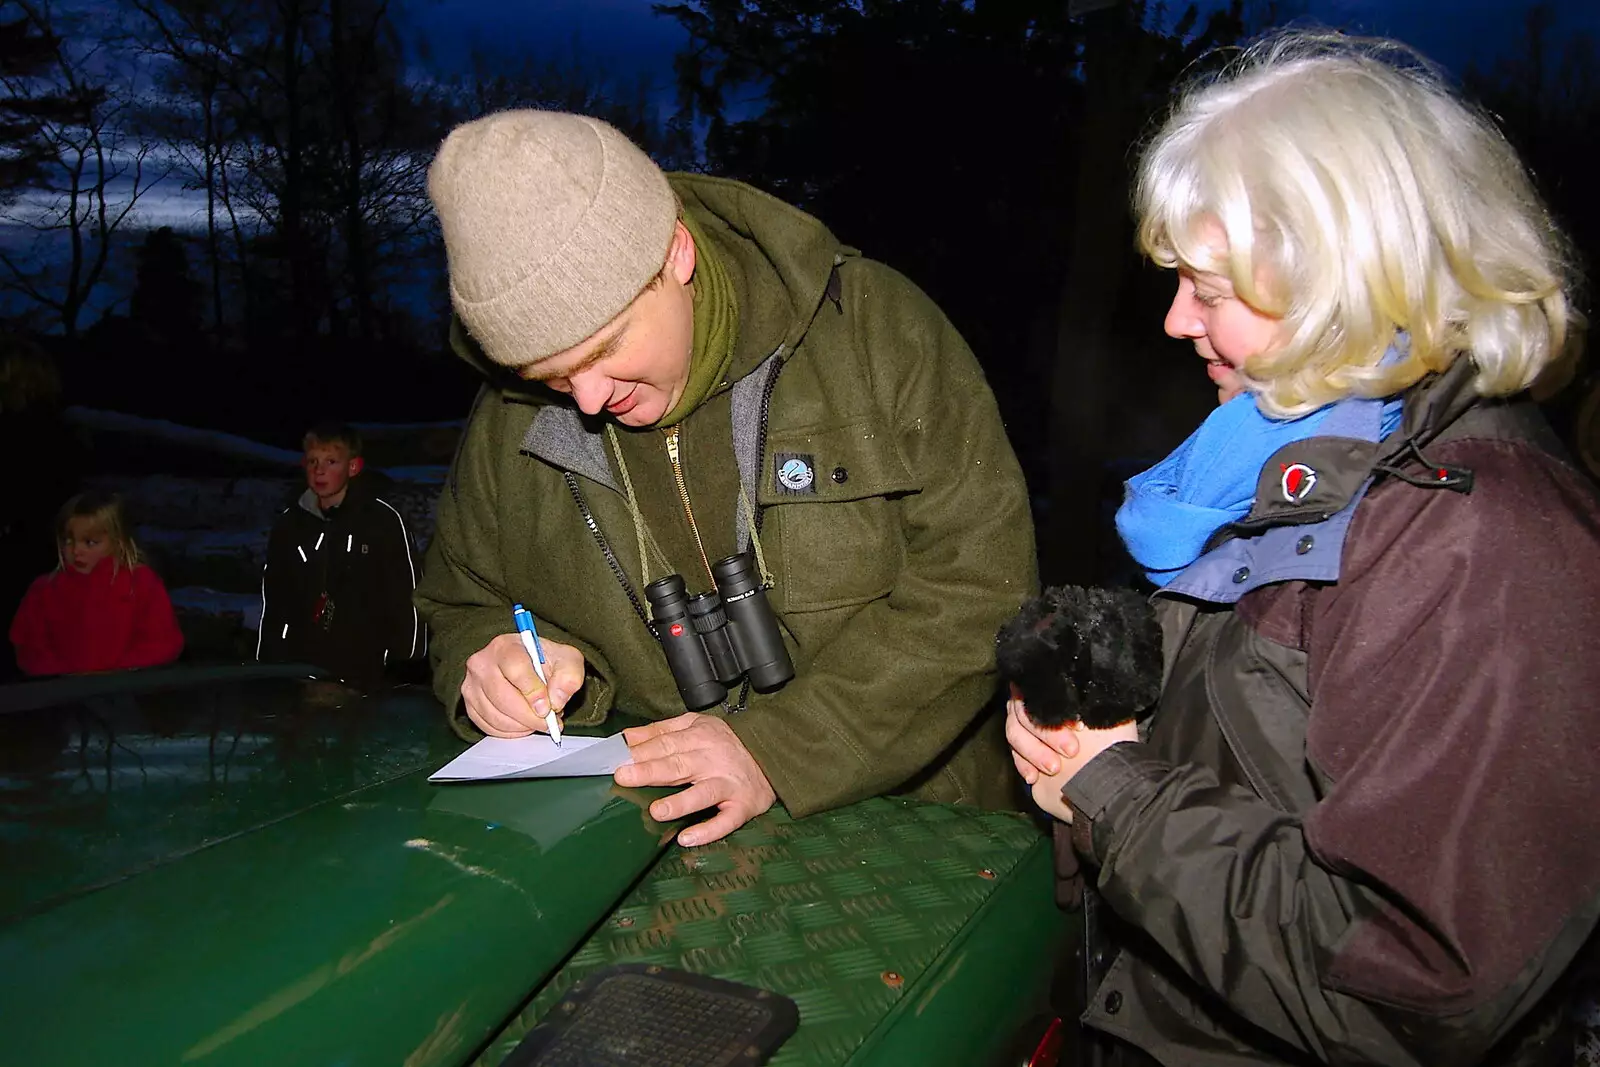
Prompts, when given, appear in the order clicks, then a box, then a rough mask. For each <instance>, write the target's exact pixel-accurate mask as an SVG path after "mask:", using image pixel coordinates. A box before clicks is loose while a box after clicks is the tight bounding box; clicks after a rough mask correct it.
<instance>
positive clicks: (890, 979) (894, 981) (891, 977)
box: [883, 971, 906, 989]
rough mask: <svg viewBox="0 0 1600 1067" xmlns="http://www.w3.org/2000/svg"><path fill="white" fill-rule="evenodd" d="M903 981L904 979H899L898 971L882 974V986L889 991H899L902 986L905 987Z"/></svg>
mask: <svg viewBox="0 0 1600 1067" xmlns="http://www.w3.org/2000/svg"><path fill="white" fill-rule="evenodd" d="M905 981H906V980H905V979H904V978H902V977H900V973H899V972H898V971H884V972H883V984H884V985H886V986H888V987H889V988H890V989H899V988H900V987H901V986H902V985H905Z"/></svg>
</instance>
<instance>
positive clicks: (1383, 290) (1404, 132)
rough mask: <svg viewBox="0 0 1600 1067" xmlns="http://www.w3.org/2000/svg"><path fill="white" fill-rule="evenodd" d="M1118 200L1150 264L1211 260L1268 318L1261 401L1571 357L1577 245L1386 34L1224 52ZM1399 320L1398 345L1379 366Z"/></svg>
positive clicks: (1481, 119) (1506, 382)
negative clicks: (1405, 339) (1272, 333)
mask: <svg viewBox="0 0 1600 1067" xmlns="http://www.w3.org/2000/svg"><path fill="white" fill-rule="evenodd" d="M1135 211H1136V213H1137V217H1138V241H1139V246H1140V248H1141V250H1142V251H1143V252H1144V253H1145V255H1147V256H1149V257H1150V258H1151V259H1152V260H1153V261H1155V262H1156V263H1158V264H1160V265H1161V266H1163V267H1168V268H1175V267H1185V268H1187V269H1190V270H1194V271H1199V272H1206V273H1215V274H1220V275H1222V276H1224V277H1226V278H1228V279H1229V280H1230V281H1231V282H1232V283H1233V286H1234V291H1235V293H1236V295H1237V296H1238V297H1239V298H1241V299H1243V300H1244V301H1245V303H1246V304H1248V305H1249V306H1251V307H1253V308H1255V309H1256V310H1258V311H1260V312H1263V313H1265V314H1267V315H1270V316H1272V317H1274V318H1278V319H1281V320H1282V323H1283V326H1284V330H1283V338H1284V340H1283V343H1282V344H1281V346H1278V347H1274V348H1273V349H1271V350H1270V351H1268V352H1265V353H1262V354H1260V355H1258V356H1256V357H1255V358H1253V359H1251V360H1250V361H1249V363H1248V364H1247V365H1246V366H1245V368H1244V376H1245V380H1246V382H1247V384H1248V386H1249V387H1250V388H1251V390H1252V391H1253V392H1255V393H1256V395H1257V400H1258V403H1259V404H1260V406H1261V408H1262V410H1263V411H1265V412H1266V413H1267V414H1269V415H1274V416H1277V417H1282V418H1287V417H1293V416H1296V415H1303V414H1306V413H1308V412H1310V411H1314V410H1316V409H1317V408H1319V407H1321V406H1323V405H1325V404H1328V403H1331V402H1333V401H1336V400H1341V399H1344V398H1345V397H1348V396H1369V397H1380V396H1390V395H1393V394H1394V393H1397V392H1399V391H1401V390H1402V389H1405V388H1406V387H1407V386H1410V385H1412V384H1413V383H1415V382H1417V381H1419V380H1420V379H1421V378H1423V377H1424V376H1425V375H1427V374H1428V373H1430V372H1438V371H1443V370H1445V369H1446V368H1447V367H1449V366H1450V365H1451V364H1452V363H1453V362H1454V361H1455V360H1456V359H1457V358H1458V357H1459V356H1461V355H1463V354H1467V353H1470V358H1471V359H1472V360H1473V362H1474V363H1475V365H1476V366H1477V368H1478V375H1477V377H1476V379H1475V384H1476V388H1477V391H1478V392H1479V394H1481V395H1484V396H1504V395H1509V394H1512V393H1516V392H1519V391H1521V390H1523V389H1525V388H1527V387H1528V386H1529V385H1531V384H1532V383H1533V381H1534V380H1535V379H1536V378H1538V377H1539V376H1540V375H1541V374H1542V373H1544V372H1545V370H1546V369H1547V368H1551V367H1552V366H1554V365H1556V364H1557V363H1558V362H1560V363H1563V364H1565V362H1566V360H1565V358H1564V357H1568V356H1571V357H1576V355H1577V348H1578V336H1579V333H1580V332H1581V327H1582V317H1581V315H1579V314H1578V313H1577V312H1576V311H1575V310H1574V308H1573V306H1572V293H1573V291H1574V288H1575V286H1576V278H1577V268H1576V266H1575V258H1574V256H1573V254H1572V252H1571V249H1570V246H1569V245H1568V243H1567V241H1566V239H1565V238H1564V237H1563V236H1562V234H1561V233H1560V231H1559V230H1558V229H1557V227H1556V225H1555V223H1554V222H1553V220H1552V219H1551V217H1550V214H1549V212H1548V210H1547V209H1546V208H1545V206H1544V204H1543V203H1542V202H1541V201H1540V199H1539V196H1538V194H1537V193H1536V192H1535V191H1534V188H1533V183H1532V182H1531V180H1530V179H1529V177H1528V173H1527V171H1526V170H1525V169H1524V168H1523V166H1522V163H1521V162H1520V161H1519V160H1518V158H1517V155H1516V153H1515V152H1514V151H1513V149H1512V148H1511V146H1510V145H1509V144H1507V142H1506V140H1505V138H1504V137H1503V136H1501V134H1500V132H1499V131H1498V129H1496V127H1495V125H1494V124H1493V122H1491V121H1490V120H1489V119H1488V118H1487V117H1486V116H1484V115H1483V114H1481V113H1480V112H1478V111H1477V110H1476V109H1474V108H1472V107H1470V106H1469V105H1467V104H1466V103H1465V102H1463V101H1462V100H1461V99H1460V98H1459V97H1458V96H1457V95H1456V94H1455V93H1454V92H1453V91H1451V89H1450V88H1449V87H1448V86H1447V85H1446V83H1445V81H1444V79H1443V77H1442V76H1441V75H1440V73H1439V72H1438V71H1437V70H1436V69H1435V68H1434V67H1433V66H1432V65H1430V64H1429V63H1428V62H1427V61H1426V60H1425V59H1423V58H1422V57H1421V56H1419V55H1418V54H1417V53H1415V52H1413V51H1411V50H1410V49H1408V48H1406V47H1405V46H1404V45H1400V44H1397V43H1395V42H1392V41H1385V40H1376V39H1364V38H1355V37H1347V36H1344V35H1342V34H1337V33H1331V32H1307V31H1288V32H1283V33H1279V34H1276V35H1273V36H1271V37H1268V38H1266V39H1264V40H1262V41H1260V42H1258V43H1256V44H1254V45H1252V46H1250V47H1248V48H1246V49H1244V50H1242V51H1241V52H1240V53H1239V54H1238V55H1237V56H1236V57H1235V58H1234V59H1233V60H1232V62H1231V63H1229V64H1228V65H1227V68H1226V69H1225V70H1224V71H1223V72H1222V73H1221V75H1220V76H1217V77H1215V78H1213V79H1210V80H1208V81H1206V82H1204V83H1202V84H1197V85H1195V86H1193V87H1191V88H1189V89H1188V90H1186V91H1184V92H1183V93H1182V94H1181V95H1180V96H1179V98H1178V99H1177V101H1176V103H1175V104H1174V107H1173V110H1172V112H1171V114H1170V115H1169V117H1168V118H1167V120H1166V122H1165V124H1164V125H1163V126H1162V128H1161V129H1160V131H1159V132H1158V133H1157V134H1156V136H1155V137H1154V138H1153V140H1152V141H1151V142H1150V143H1149V145H1148V146H1147V147H1146V149H1145V151H1144V154H1143V158H1142V159H1141V161H1140V166H1139V178H1138V184H1137V186H1136V192H1135ZM1208 224H1209V225H1208ZM1217 226H1220V227H1221V230H1222V232H1223V233H1224V234H1225V235H1226V239H1227V248H1226V249H1225V250H1221V251H1220V254H1219V250H1217V249H1215V248H1213V247H1211V246H1210V245H1208V243H1207V241H1206V240H1205V236H1204V235H1205V231H1206V230H1207V229H1208V228H1209V229H1210V231H1211V233H1213V234H1214V233H1215V232H1216V227H1217ZM1397 330H1404V331H1406V332H1407V333H1409V335H1410V344H1409V346H1407V347H1405V349H1404V351H1403V352H1402V354H1401V358H1399V359H1398V360H1396V361H1393V362H1391V363H1390V364H1389V365H1387V366H1380V365H1379V362H1380V360H1381V359H1382V358H1383V355H1384V353H1385V352H1386V351H1387V350H1388V348H1389V347H1390V345H1391V344H1392V343H1393V342H1394V340H1395V334H1396V331H1397Z"/></svg>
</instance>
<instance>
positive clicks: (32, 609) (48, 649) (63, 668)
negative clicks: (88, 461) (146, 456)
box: [11, 492, 183, 675]
mask: <svg viewBox="0 0 1600 1067" xmlns="http://www.w3.org/2000/svg"><path fill="white" fill-rule="evenodd" d="M56 547H57V555H58V557H59V560H60V562H59V563H58V565H57V567H56V569H55V570H54V571H52V572H51V573H49V574H45V575H41V576H40V577H38V578H36V579H34V582H33V585H32V586H30V587H29V588H28V593H27V595H26V596H25V597H23V600H22V606H21V607H20V608H18V609H17V617H16V618H15V619H13V620H12V622H11V643H12V644H13V645H14V646H16V650H17V665H18V666H19V667H21V668H22V670H23V672H24V673H25V674H33V675H40V674H82V673H86V672H89V671H116V670H127V669H129V668H132V667H155V666H159V665H161V664H163V663H171V662H172V661H173V660H175V659H177V658H178V653H180V652H182V651H183V634H181V633H180V632H179V631H178V620H177V619H176V617H174V615H173V613H172V601H171V600H169V599H168V598H167V590H166V587H165V586H164V585H162V584H161V579H160V578H158V577H156V573H155V571H153V570H151V569H150V568H149V567H146V566H145V565H144V564H142V563H140V562H139V549H138V546H136V545H135V544H134V542H133V538H132V536H130V535H129V533H128V529H127V523H126V520H124V518H123V515H122V502H121V500H120V499H118V498H117V497H116V496H115V495H114V494H108V493H92V492H91V493H80V494H79V495H77V496H75V497H73V498H72V499H71V500H69V501H67V503H66V505H65V506H64V507H63V508H62V509H61V514H60V515H59V516H57V518H56Z"/></svg>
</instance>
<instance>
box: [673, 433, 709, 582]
mask: <svg viewBox="0 0 1600 1067" xmlns="http://www.w3.org/2000/svg"><path fill="white" fill-rule="evenodd" d="M678 429H679V427H677V426H671V427H668V428H667V429H665V430H663V431H662V433H664V434H665V435H666V437H667V459H668V460H669V461H670V462H671V463H672V477H673V478H674V480H676V481H677V483H678V499H679V500H681V501H683V514H684V515H685V517H687V518H688V520H689V532H690V533H692V534H694V547H695V548H697V549H699V550H700V562H701V564H702V565H703V566H704V567H705V569H706V577H708V578H710V579H711V581H712V584H713V585H715V584H716V576H715V575H713V574H712V573H711V560H709V559H707V558H706V546H705V543H704V542H702V541H701V540H700V525H699V523H697V522H695V521H694V508H692V507H690V506H689V486H688V485H687V484H686V483H685V482H684V480H683V461H682V459H681V457H680V456H679V453H678Z"/></svg>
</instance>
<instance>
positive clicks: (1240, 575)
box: [1233, 567, 1250, 585]
mask: <svg viewBox="0 0 1600 1067" xmlns="http://www.w3.org/2000/svg"><path fill="white" fill-rule="evenodd" d="M1249 580H1250V568H1249V567H1240V568H1239V569H1238V570H1236V571H1234V572H1233V584H1234V585H1243V584H1244V583H1245V582H1248V581H1249Z"/></svg>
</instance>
